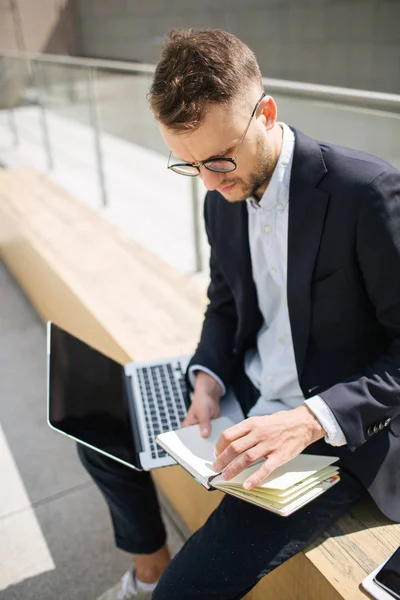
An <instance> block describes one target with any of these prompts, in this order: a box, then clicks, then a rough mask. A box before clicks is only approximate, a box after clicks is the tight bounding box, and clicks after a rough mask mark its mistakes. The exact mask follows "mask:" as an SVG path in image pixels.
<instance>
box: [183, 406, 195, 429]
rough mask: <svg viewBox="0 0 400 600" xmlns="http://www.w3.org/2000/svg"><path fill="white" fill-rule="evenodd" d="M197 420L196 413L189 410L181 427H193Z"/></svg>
mask: <svg viewBox="0 0 400 600" xmlns="http://www.w3.org/2000/svg"><path fill="white" fill-rule="evenodd" d="M198 422H199V420H198V418H197V416H196V413H195V412H194V411H192V410H191V409H189V411H188V414H187V415H186V417H185V419H184V421H183V423H182V425H181V427H188V426H189V425H195V424H196V423H198Z"/></svg>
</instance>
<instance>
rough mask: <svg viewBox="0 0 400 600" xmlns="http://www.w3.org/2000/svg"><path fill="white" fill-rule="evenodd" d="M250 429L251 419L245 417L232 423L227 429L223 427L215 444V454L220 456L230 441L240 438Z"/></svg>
mask: <svg viewBox="0 0 400 600" xmlns="http://www.w3.org/2000/svg"><path fill="white" fill-rule="evenodd" d="M250 430H251V419H245V420H244V421H241V422H240V423H238V424H237V425H233V426H232V427H229V428H228V429H225V431H224V432H223V433H221V435H220V436H219V438H218V439H217V441H216V444H215V450H214V453H215V456H216V457H218V456H220V455H221V454H222V453H223V452H224V450H225V449H226V448H228V446H230V444H232V442H234V441H235V440H237V439H238V438H242V437H243V436H245V435H246V434H247V433H249V431H250Z"/></svg>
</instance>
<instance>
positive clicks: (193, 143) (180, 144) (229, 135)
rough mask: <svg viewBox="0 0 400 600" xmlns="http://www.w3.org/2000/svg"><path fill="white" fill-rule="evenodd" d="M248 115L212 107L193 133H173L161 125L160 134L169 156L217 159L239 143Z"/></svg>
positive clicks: (220, 107) (186, 159)
mask: <svg viewBox="0 0 400 600" xmlns="http://www.w3.org/2000/svg"><path fill="white" fill-rule="evenodd" d="M248 118H249V115H247V117H246V115H245V114H243V111H240V110H238V109H237V108H236V109H235V108H233V107H232V106H221V105H212V106H211V107H210V108H209V109H208V111H207V113H206V116H205V119H204V121H203V123H202V124H201V125H200V127H198V128H197V129H195V130H194V131H189V132H187V133H181V132H175V131H171V130H169V129H167V128H166V127H165V126H163V125H160V130H161V134H162V136H163V138H164V140H165V142H166V144H167V145H168V147H169V148H170V150H172V153H173V154H174V155H175V156H177V157H178V158H181V159H183V160H185V161H187V162H197V161H202V160H206V159H207V158H210V157H212V156H220V155H222V154H223V153H224V152H226V151H227V150H230V149H233V148H235V146H236V145H237V144H239V142H240V139H241V136H242V135H243V131H244V129H245V127H246V124H247V120H248Z"/></svg>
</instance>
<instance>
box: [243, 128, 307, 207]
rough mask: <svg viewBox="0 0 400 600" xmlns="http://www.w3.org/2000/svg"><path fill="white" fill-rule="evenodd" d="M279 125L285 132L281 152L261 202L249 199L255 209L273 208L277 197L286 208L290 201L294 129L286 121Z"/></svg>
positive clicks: (250, 204) (248, 201)
mask: <svg viewBox="0 0 400 600" xmlns="http://www.w3.org/2000/svg"><path fill="white" fill-rule="evenodd" d="M278 125H280V127H281V128H282V132H283V139H282V148H281V152H280V154H279V159H278V162H277V163H276V166H275V169H274V172H273V174H272V177H271V180H270V182H269V184H268V186H267V189H266V190H265V192H264V194H263V196H262V198H261V200H260V202H259V203H257V202H256V201H255V200H254V199H252V198H248V199H247V203H248V205H249V206H251V207H253V208H254V209H259V208H264V209H272V208H274V207H275V206H276V202H277V198H279V202H280V204H281V205H282V208H283V209H284V208H286V205H287V204H288V202H289V186H290V173H291V170H292V161H293V152H294V142H295V138H294V133H293V131H292V130H291V129H290V127H288V126H287V125H286V124H285V123H278Z"/></svg>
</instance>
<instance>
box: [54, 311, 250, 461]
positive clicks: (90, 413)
mask: <svg viewBox="0 0 400 600" xmlns="http://www.w3.org/2000/svg"><path fill="white" fill-rule="evenodd" d="M190 358H191V356H190V355H185V356H174V357H167V358H162V359H157V360H151V361H146V362H130V363H128V364H127V365H125V366H123V365H121V364H119V363H117V362H116V361H114V360H112V359H111V358H109V357H107V356H105V355H104V354H102V353H101V352H99V351H98V350H95V349H94V348H92V347H91V346H89V345H88V344H86V343H84V342H82V341H81V340H79V339H78V338H76V337H75V336H73V335H72V334H70V333H68V332H67V331H65V330H64V329H62V328H61V327H59V326H58V325H56V324H55V323H52V322H48V324H47V405H48V414H47V420H48V424H49V425H50V427H51V428H52V429H55V430H56V431H58V432H60V433H62V434H64V435H67V436H68V437H70V438H72V439H74V440H76V441H77V442H79V443H81V444H84V445H86V446H89V447H90V448H92V449H93V450H96V451H98V452H101V453H102V454H105V455H106V456H108V457H110V458H112V459H114V460H117V461H119V462H121V463H123V464H125V465H126V466H128V467H131V468H133V469H136V470H145V471H149V470H151V469H156V468H159V467H166V466H170V465H173V464H176V463H175V461H174V459H173V458H171V457H170V456H168V454H167V453H166V452H165V451H164V450H163V449H162V448H161V447H160V446H159V445H158V444H157V443H156V437H157V436H158V435H159V434H160V433H163V432H166V431H171V430H172V429H178V428H179V427H180V424H181V423H182V421H183V420H184V418H185V416H186V414H187V410H188V407H189V405H190V392H189V389H188V386H187V382H186V376H185V374H186V369H187V366H188V364H189V360H190ZM221 415H224V416H228V417H229V418H231V419H232V420H233V421H234V422H239V421H241V420H242V419H243V418H244V416H243V412H242V410H241V408H240V405H239V403H238V401H237V399H236V397H235V396H234V394H233V392H231V391H230V392H229V393H227V394H226V395H225V396H224V397H223V398H222V399H221Z"/></svg>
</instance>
